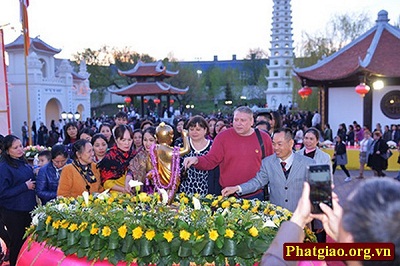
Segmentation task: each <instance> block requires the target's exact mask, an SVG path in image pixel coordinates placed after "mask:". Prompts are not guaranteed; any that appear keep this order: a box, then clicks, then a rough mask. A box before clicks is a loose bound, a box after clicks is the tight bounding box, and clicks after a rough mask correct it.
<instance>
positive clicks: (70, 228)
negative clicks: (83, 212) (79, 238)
mask: <svg viewBox="0 0 400 266" xmlns="http://www.w3.org/2000/svg"><path fill="white" fill-rule="evenodd" d="M77 229H78V225H77V224H76V223H73V224H71V225H70V226H69V227H68V230H69V231H71V232H74V231H76V230H77Z"/></svg>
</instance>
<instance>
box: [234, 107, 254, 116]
mask: <svg viewBox="0 0 400 266" xmlns="http://www.w3.org/2000/svg"><path fill="white" fill-rule="evenodd" d="M238 112H239V113H246V114H249V115H251V116H253V110H251V108H250V107H248V106H239V107H238V108H236V109H235V111H233V115H235V114H236V113H238Z"/></svg>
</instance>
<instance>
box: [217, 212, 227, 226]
mask: <svg viewBox="0 0 400 266" xmlns="http://www.w3.org/2000/svg"><path fill="white" fill-rule="evenodd" d="M224 221H225V219H224V217H223V216H222V215H220V214H219V215H218V216H217V219H216V220H215V224H216V225H217V226H223V225H224Z"/></svg>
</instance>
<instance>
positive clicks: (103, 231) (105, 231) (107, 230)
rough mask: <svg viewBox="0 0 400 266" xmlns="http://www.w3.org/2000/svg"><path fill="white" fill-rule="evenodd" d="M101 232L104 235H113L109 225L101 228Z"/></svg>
mask: <svg viewBox="0 0 400 266" xmlns="http://www.w3.org/2000/svg"><path fill="white" fill-rule="evenodd" d="M101 234H102V235H103V236H110V235H111V228H110V227H108V226H107V225H106V226H104V227H103V230H101Z"/></svg>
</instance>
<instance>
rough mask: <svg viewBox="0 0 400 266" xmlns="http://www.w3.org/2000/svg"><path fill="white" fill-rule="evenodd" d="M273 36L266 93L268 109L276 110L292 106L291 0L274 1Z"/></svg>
mask: <svg viewBox="0 0 400 266" xmlns="http://www.w3.org/2000/svg"><path fill="white" fill-rule="evenodd" d="M273 1H274V7H273V11H272V34H271V48H270V52H271V55H270V58H269V65H268V66H267V67H268V70H269V77H268V78H267V80H268V89H267V93H266V95H267V96H266V97H267V99H266V100H267V103H268V107H269V108H271V109H273V110H276V109H278V107H279V105H280V104H282V106H290V105H291V104H292V91H293V82H292V66H293V58H294V56H293V34H292V10H291V5H290V0H273Z"/></svg>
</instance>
